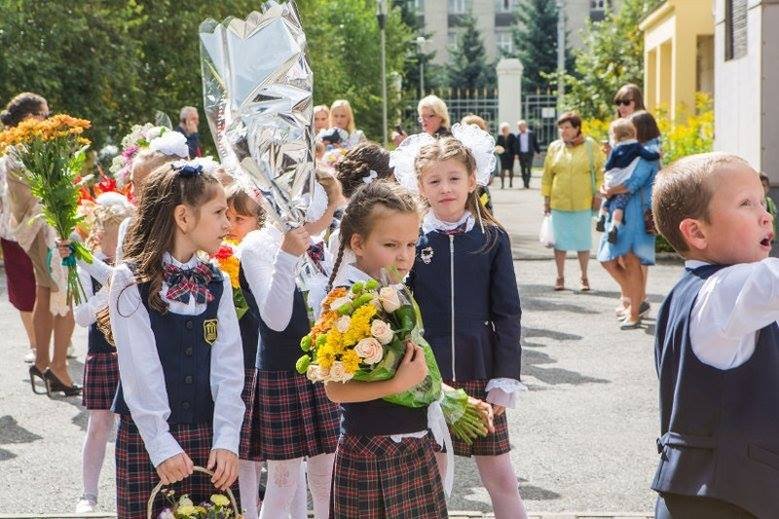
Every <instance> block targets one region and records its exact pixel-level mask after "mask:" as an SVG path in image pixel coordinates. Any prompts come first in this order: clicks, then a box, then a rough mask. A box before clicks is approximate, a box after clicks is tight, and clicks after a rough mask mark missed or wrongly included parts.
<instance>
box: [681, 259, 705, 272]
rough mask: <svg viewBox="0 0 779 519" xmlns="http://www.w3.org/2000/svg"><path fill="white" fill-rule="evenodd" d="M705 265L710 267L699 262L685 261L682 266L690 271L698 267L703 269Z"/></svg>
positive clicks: (703, 262)
mask: <svg viewBox="0 0 779 519" xmlns="http://www.w3.org/2000/svg"><path fill="white" fill-rule="evenodd" d="M706 265H711V263H709V262H707V261H701V260H687V261H685V262H684V266H685V267H686V268H688V269H690V270H695V269H697V268H698V267H704V266H706Z"/></svg>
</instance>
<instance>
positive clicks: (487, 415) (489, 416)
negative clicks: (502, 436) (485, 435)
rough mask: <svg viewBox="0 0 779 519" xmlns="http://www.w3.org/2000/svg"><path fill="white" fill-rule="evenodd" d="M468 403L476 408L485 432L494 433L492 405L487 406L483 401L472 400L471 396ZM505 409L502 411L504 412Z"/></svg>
mask: <svg viewBox="0 0 779 519" xmlns="http://www.w3.org/2000/svg"><path fill="white" fill-rule="evenodd" d="M468 403H469V404H471V405H472V406H473V407H475V408H476V410H477V411H478V412H479V417H480V418H481V421H482V422H483V423H484V426H485V427H486V428H487V431H489V432H490V433H494V432H495V424H494V423H493V419H494V418H495V412H494V411H493V409H492V405H490V404H488V403H487V402H484V401H483V400H479V399H478V398H473V397H472V396H469V397H468ZM495 407H503V406H495ZM505 409H506V408H505V407H504V408H503V410H504V411H505Z"/></svg>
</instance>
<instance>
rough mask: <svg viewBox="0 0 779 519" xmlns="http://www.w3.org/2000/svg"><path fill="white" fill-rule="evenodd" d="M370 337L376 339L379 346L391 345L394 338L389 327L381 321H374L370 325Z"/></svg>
mask: <svg viewBox="0 0 779 519" xmlns="http://www.w3.org/2000/svg"><path fill="white" fill-rule="evenodd" d="M371 335H373V336H374V337H376V338H377V339H378V340H379V342H380V343H381V344H389V343H391V342H392V338H393V337H394V336H395V334H394V333H393V332H392V328H390V325H389V324H387V323H385V322H384V321H382V320H381V319H376V320H375V321H373V322H372V323H371Z"/></svg>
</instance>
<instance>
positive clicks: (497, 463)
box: [436, 453, 527, 519]
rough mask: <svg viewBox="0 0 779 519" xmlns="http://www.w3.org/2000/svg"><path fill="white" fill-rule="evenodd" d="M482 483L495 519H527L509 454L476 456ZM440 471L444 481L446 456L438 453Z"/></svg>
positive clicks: (437, 459)
mask: <svg viewBox="0 0 779 519" xmlns="http://www.w3.org/2000/svg"><path fill="white" fill-rule="evenodd" d="M474 459H475V460H476V467H477V468H478V469H479V476H480V477H481V482H482V483H483V484H484V487H485V488H486V489H487V492H488V493H489V494H490V500H491V501H492V510H493V512H495V519H514V518H516V519H527V511H526V510H525V503H523V502H522V497H521V496H520V495H519V485H518V483H517V474H516V473H515V472H514V467H513V466H512V465H511V458H510V457H509V454H508V453H506V454H499V455H498V456H474ZM436 461H437V462H438V470H439V472H440V473H441V479H442V480H443V478H444V474H446V454H444V453H436Z"/></svg>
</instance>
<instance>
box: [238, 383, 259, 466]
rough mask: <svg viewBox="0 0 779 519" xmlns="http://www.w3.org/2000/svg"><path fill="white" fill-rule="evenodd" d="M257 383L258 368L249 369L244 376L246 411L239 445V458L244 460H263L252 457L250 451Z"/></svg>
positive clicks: (243, 394)
mask: <svg viewBox="0 0 779 519" xmlns="http://www.w3.org/2000/svg"><path fill="white" fill-rule="evenodd" d="M256 384H257V370H256V369H247V370H246V371H245V374H244V378H243V391H242V392H241V399H242V400H243V403H244V405H245V406H246V413H245V414H244V415H243V425H242V426H241V444H240V447H239V458H240V459H242V460H251V461H262V459H260V458H256V459H255V458H251V457H249V453H250V451H251V446H252V416H253V414H254V412H253V411H254V388H255V386H256Z"/></svg>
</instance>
